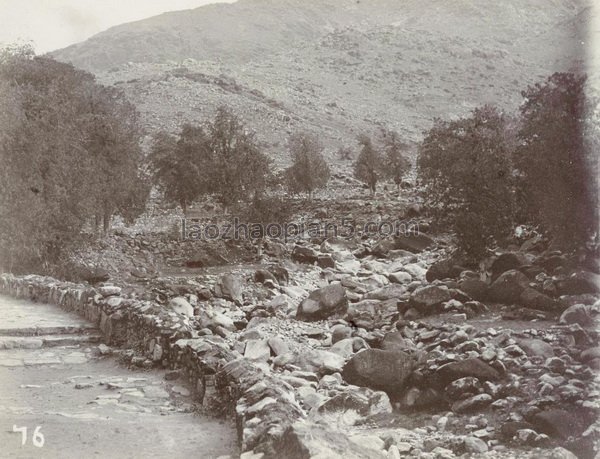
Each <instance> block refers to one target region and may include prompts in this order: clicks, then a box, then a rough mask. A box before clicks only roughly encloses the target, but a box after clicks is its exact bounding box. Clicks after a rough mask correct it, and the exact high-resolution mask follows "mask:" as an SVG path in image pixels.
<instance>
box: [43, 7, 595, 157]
mask: <svg viewBox="0 0 600 459" xmlns="http://www.w3.org/2000/svg"><path fill="white" fill-rule="evenodd" d="M589 14H590V10H589V8H588V9H586V8H585V5H583V4H582V3H581V2H578V1H575V0H552V1H548V0H510V1H506V2H489V1H487V0H474V1H471V0H469V1H468V0H455V1H451V2H449V1H446V0H424V1H415V0H406V1H403V2H400V1H392V0H372V1H368V2H367V1H356V0H352V1H350V0H336V1H333V0H309V1H300V0H283V1H277V2H274V1H267V0H240V1H239V2H237V3H234V4H220V5H219V4H215V5H209V6H205V7H201V8H197V9H194V10H189V11H179V12H173V13H167V14H163V15H160V16H156V17H153V18H149V19H146V20H143V21H138V22H135V23H131V24H123V25H121V26H118V27H114V28H112V29H109V30H107V31H105V32H102V33H100V34H98V35H96V36H94V37H92V38H90V39H89V40H87V41H85V42H83V43H80V44H77V45H74V46H71V47H68V48H66V49H64V50H60V51H57V52H55V53H53V55H54V56H55V57H56V58H57V59H59V60H63V61H68V62H72V63H73V64H74V65H76V66H78V67H81V68H85V69H88V70H90V71H92V72H94V73H95V74H96V75H97V76H98V79H99V80H100V81H101V82H103V83H107V84H114V85H116V86H118V87H121V88H122V89H123V90H124V91H125V92H126V93H127V94H128V96H129V97H130V98H131V99H132V100H133V101H134V102H135V103H136V104H137V106H138V107H139V109H140V111H141V112H142V114H143V119H144V122H145V124H146V127H147V130H148V133H149V134H151V133H152V132H154V131H155V130H156V129H168V130H175V129H176V128H177V127H178V126H179V125H181V124H182V123H183V122H186V121H202V120H203V119H206V118H207V117H210V116H211V115H212V113H213V111H214V109H215V108H216V107H217V106H218V105H220V104H228V105H230V106H232V107H233V108H234V110H235V111H236V112H237V113H239V114H240V115H241V116H242V117H243V118H244V119H245V121H246V122H247V123H248V125H249V126H250V127H251V128H253V129H255V130H256V131H257V133H258V137H259V139H261V140H262V141H263V142H264V145H265V147H266V149H267V150H268V151H270V152H271V153H273V154H274V155H275V156H276V157H278V158H280V159H282V158H285V156H286V155H285V153H284V150H285V148H284V143H285V139H286V137H287V135H288V134H289V133H290V132H292V131H295V130H310V131H314V132H316V133H317V134H318V135H319V136H320V137H321V138H322V139H323V141H324V143H325V144H326V146H327V147H328V148H329V150H330V151H331V152H333V151H334V150H335V149H337V147H339V146H341V145H344V144H346V145H352V144H353V143H354V138H355V137H356V135H357V134H358V133H360V132H368V133H371V134H377V133H378V132H380V128H381V127H385V128H387V129H394V130H397V131H398V132H399V133H401V134H402V135H403V136H404V137H405V138H407V139H409V140H412V141H416V140H418V139H419V138H420V136H421V135H422V131H423V130H424V129H426V128H427V127H428V126H430V124H431V122H432V120H433V118H435V117H450V116H459V115H463V114H465V113H467V112H468V111H469V110H471V109H472V108H474V107H476V106H478V105H481V104H484V103H493V104H496V105H499V106H501V107H502V108H505V109H507V110H511V111H512V110H514V109H515V108H516V107H517V106H518V104H519V103H520V94H519V93H520V91H521V90H522V89H524V87H525V86H526V85H527V84H531V83H533V82H535V81H538V80H539V79H541V78H543V77H545V76H547V75H548V74H550V73H552V72H554V71H560V70H571V69H580V68H583V56H584V52H585V50H584V48H583V47H584V46H585V45H583V44H582V41H583V40H582V37H583V36H585V30H584V28H585V27H586V25H587V23H588V22H589V21H588V15H589Z"/></svg>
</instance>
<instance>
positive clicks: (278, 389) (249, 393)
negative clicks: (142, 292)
mask: <svg viewBox="0 0 600 459" xmlns="http://www.w3.org/2000/svg"><path fill="white" fill-rule="evenodd" d="M113 288H114V289H116V290H117V291H120V289H118V287H113ZM99 290H100V289H99ZM0 293H3V294H5V295H10V296H13V297H17V298H23V299H27V300H31V301H36V302H44V303H50V304H55V305H58V306H60V307H61V308H63V309H65V310H67V311H72V312H76V313H77V314H79V315H81V316H83V317H85V318H86V319H88V320H90V321H91V322H93V323H94V324H96V326H98V327H99V328H100V330H101V331H102V333H103V335H104V338H105V340H106V342H107V344H111V345H119V346H127V347H130V348H132V349H134V350H135V351H136V353H137V354H138V357H134V358H137V359H142V361H143V362H150V363H153V364H156V365H161V366H163V367H165V368H171V369H181V370H182V372H183V373H184V374H185V376H186V377H187V378H188V380H189V382H190V384H191V386H192V388H193V394H194V397H195V399H196V400H197V401H198V402H199V403H212V404H214V405H212V406H211V408H212V409H213V411H214V412H218V413H222V414H231V415H234V416H235V417H236V421H237V427H238V440H239V442H240V446H241V450H242V451H245V452H247V454H244V455H243V456H242V457H252V458H260V457H264V458H269V457H277V453H276V449H278V448H279V447H280V442H281V439H282V438H283V437H284V434H285V435H287V436H289V435H290V432H293V431H294V423H296V424H295V425H296V427H297V421H299V420H302V419H304V418H305V413H304V412H303V410H302V409H301V407H300V406H299V404H298V402H297V401H296V399H295V395H294V391H293V389H292V387H291V386H289V385H288V384H287V383H285V382H283V381H281V380H279V379H278V378H276V377H275V376H273V375H270V374H267V373H265V372H263V370H261V369H260V368H259V367H258V366H256V365H254V364H252V363H251V362H249V361H247V360H245V359H243V358H242V357H241V356H240V354H239V353H237V352H235V351H232V350H230V346H229V345H228V344H227V343H225V341H224V340H223V339H222V338H220V337H218V336H208V337H207V336H205V337H199V338H198V337H197V338H193V337H192V336H193V330H192V327H191V326H190V325H189V323H188V319H186V318H185V317H182V316H180V315H178V314H176V313H175V312H172V311H166V310H165V309H164V308H162V307H161V306H160V305H158V304H155V303H152V302H148V301H140V300H135V299H129V298H122V297H120V296H119V295H118V294H106V293H107V292H104V293H105V295H106V296H104V295H102V294H101V293H100V292H99V291H98V290H96V289H94V288H92V287H90V286H89V285H83V284H75V283H70V282H61V281H58V280H56V279H53V278H50V277H43V276H37V275H29V276H20V277H16V276H13V275H11V274H2V275H0ZM207 389H208V390H209V391H210V392H211V393H213V394H214V397H205V395H206V393H207ZM278 443H279V445H278ZM251 451H254V453H252V452H251ZM309 454H310V453H309V452H308V451H307V449H306V448H300V452H298V454H295V455H294V457H308V455H309ZM288 457H291V456H288Z"/></svg>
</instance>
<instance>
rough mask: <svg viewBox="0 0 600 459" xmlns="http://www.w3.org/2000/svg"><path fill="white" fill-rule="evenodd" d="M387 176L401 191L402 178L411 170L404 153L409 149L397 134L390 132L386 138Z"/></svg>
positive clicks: (385, 161) (385, 162)
mask: <svg viewBox="0 0 600 459" xmlns="http://www.w3.org/2000/svg"><path fill="white" fill-rule="evenodd" d="M385 139H386V140H385V160H384V164H385V175H386V176H387V177H389V178H390V179H392V180H393V181H394V183H395V184H396V185H397V186H398V190H400V184H401V183H402V178H403V177H404V175H406V173H407V172H408V171H409V170H410V162H409V161H408V159H407V158H406V157H405V156H404V154H403V152H404V151H405V150H406V149H407V148H408V145H406V144H405V143H404V142H402V141H401V140H400V137H399V136H398V134H397V133H396V132H390V133H388V134H387V135H386V137H385Z"/></svg>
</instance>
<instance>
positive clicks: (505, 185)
mask: <svg viewBox="0 0 600 459" xmlns="http://www.w3.org/2000/svg"><path fill="white" fill-rule="evenodd" d="M505 125H506V120H505V117H504V116H503V115H502V114H501V113H499V112H498V111H497V110H496V109H495V108H493V107H489V106H486V107H483V108H480V109H477V110H475V111H474V112H473V113H472V115H471V116H470V117H468V118H462V119H459V120H457V121H441V120H436V121H435V124H434V127H433V128H432V129H431V130H430V131H429V132H428V133H427V135H426V137H425V139H424V140H423V142H422V144H421V145H420V148H419V159H418V163H417V165H418V172H419V177H420V179H421V180H422V182H423V184H424V185H425V186H426V196H425V198H426V205H427V207H428V208H429V209H430V210H431V211H432V212H433V213H434V215H436V216H437V217H441V218H445V220H444V221H445V222H446V223H448V224H449V225H450V226H451V228H452V229H453V230H454V231H455V232H456V236H457V240H458V244H459V247H460V249H461V250H462V251H463V252H464V253H465V255H467V256H468V257H470V258H472V259H473V260H475V259H477V258H478V257H480V256H482V255H483V254H484V253H485V249H486V247H488V246H489V245H491V244H493V243H495V242H497V241H498V240H500V239H502V238H503V237H504V236H507V235H508V234H509V233H510V230H511V227H512V224H513V214H514V193H513V177H512V174H511V155H510V149H509V148H508V144H509V139H507V135H506V130H505Z"/></svg>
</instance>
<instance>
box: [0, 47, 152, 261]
mask: <svg viewBox="0 0 600 459" xmlns="http://www.w3.org/2000/svg"><path fill="white" fill-rule="evenodd" d="M0 93H1V97H2V101H3V110H1V111H0V112H2V115H0V117H2V120H1V121H2V122H0V164H1V165H2V166H1V167H0V184H1V187H2V190H1V193H0V195H1V197H0V256H1V259H2V261H3V262H4V263H5V269H6V268H8V269H12V268H17V269H24V270H25V269H27V270H36V271H39V270H42V269H44V267H46V268H49V267H50V266H52V265H53V264H55V263H56V262H57V261H58V260H59V258H60V257H61V255H62V254H64V253H65V250H67V249H68V248H69V247H73V246H74V245H75V244H77V242H79V240H80V239H81V238H82V237H83V236H82V234H83V230H84V229H85V228H86V226H87V225H90V224H93V222H94V220H95V218H96V217H98V216H102V217H101V218H104V220H105V225H106V224H107V221H108V220H109V219H110V215H112V214H113V213H119V214H122V215H124V214H125V213H127V212H130V211H131V210H132V209H134V207H135V206H134V207H131V205H132V204H137V210H140V209H141V208H143V204H144V202H145V199H146V193H147V191H148V190H147V187H146V186H145V181H144V177H143V175H142V174H141V173H140V169H139V164H140V159H141V150H140V149H139V146H138V142H139V130H138V129H137V117H136V114H135V110H134V109H133V107H132V106H131V105H130V104H129V103H128V102H127V101H126V100H125V99H124V97H123V95H122V94H121V93H120V92H118V91H116V90H114V89H108V88H104V87H102V86H100V85H98V84H96V83H95V81H94V77H93V76H92V75H91V74H89V73H86V72H83V71H80V70H76V69H75V68H74V67H72V66H71V65H68V64H63V63H59V62H56V61H54V60H53V59H50V58H45V57H36V56H34V54H33V53H32V52H31V50H30V49H27V48H18V47H17V48H13V49H4V50H3V51H2V52H0ZM134 210H136V209H134ZM126 211H127V212H126ZM124 216H129V217H132V215H131V214H128V215H124Z"/></svg>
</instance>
